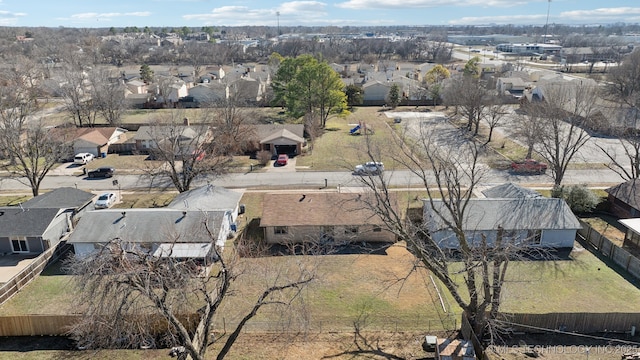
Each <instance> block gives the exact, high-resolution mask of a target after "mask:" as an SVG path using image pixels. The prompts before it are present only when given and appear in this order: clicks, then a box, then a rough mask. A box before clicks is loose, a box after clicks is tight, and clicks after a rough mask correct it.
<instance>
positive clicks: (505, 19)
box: [448, 7, 640, 25]
mask: <svg viewBox="0 0 640 360" xmlns="http://www.w3.org/2000/svg"><path fill="white" fill-rule="evenodd" d="M639 19H640V8H632V7H620V8H600V9H592V10H571V11H564V12H561V13H560V14H559V15H558V16H552V17H551V18H550V19H549V22H551V23H554V22H557V23H597V22H600V21H606V22H611V21H623V22H629V23H634V22H638V20H639ZM545 21H546V15H543V14H538V15H505V16H478V17H473V16H470V17H463V18H459V19H455V20H451V21H449V22H448V23H449V24H450V25H485V24H544V23H545Z"/></svg>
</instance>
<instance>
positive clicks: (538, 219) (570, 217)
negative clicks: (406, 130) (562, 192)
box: [424, 197, 581, 231]
mask: <svg viewBox="0 0 640 360" xmlns="http://www.w3.org/2000/svg"><path fill="white" fill-rule="evenodd" d="M433 203H434V206H435V208H436V210H438V211H439V212H440V213H441V214H442V215H444V216H445V218H450V216H449V215H448V213H447V211H446V210H445V208H444V203H443V202H442V201H441V200H434V201H433ZM424 211H425V215H426V217H427V218H429V219H430V220H429V227H430V228H431V229H432V230H441V229H444V228H445V224H444V221H443V220H442V219H441V218H440V217H439V216H437V215H435V214H434V212H433V210H432V209H431V206H430V205H429V202H428V201H427V200H425V201H424ZM465 219H466V220H465V223H464V225H463V226H464V230H471V231H472V230H496V229H497V228H498V226H502V227H503V228H504V229H505V230H538V229H542V230H545V229H546V230H561V229H565V230H568V229H580V228H581V226H580V222H579V221H578V219H577V218H576V216H575V215H574V214H573V213H572V212H571V209H570V208H569V206H568V205H567V203H566V202H565V201H564V200H562V199H553V198H545V197H540V198H519V199H471V200H470V201H469V204H468V206H467V208H466V212H465Z"/></svg>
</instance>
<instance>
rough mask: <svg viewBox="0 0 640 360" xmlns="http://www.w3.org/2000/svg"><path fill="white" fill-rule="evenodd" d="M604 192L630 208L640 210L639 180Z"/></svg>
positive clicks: (630, 181) (633, 180)
mask: <svg viewBox="0 0 640 360" xmlns="http://www.w3.org/2000/svg"><path fill="white" fill-rule="evenodd" d="M605 191H606V192H607V193H608V194H611V196H613V197H615V198H616V199H618V200H620V201H622V202H624V203H625V204H627V205H629V206H631V207H632V208H634V209H638V210H640V180H637V179H632V180H629V181H627V182H624V183H622V184H618V185H616V186H613V187H610V188H608V189H606V190H605Z"/></svg>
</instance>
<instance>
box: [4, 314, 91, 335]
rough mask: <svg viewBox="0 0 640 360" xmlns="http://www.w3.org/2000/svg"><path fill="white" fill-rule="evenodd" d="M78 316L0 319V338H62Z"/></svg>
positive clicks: (7, 317)
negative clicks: (40, 336) (44, 336)
mask: <svg viewBox="0 0 640 360" xmlns="http://www.w3.org/2000/svg"><path fill="white" fill-rule="evenodd" d="M78 320H80V315H16V316H2V317H0V336H39V335H50V336H63V335H66V333H67V331H68V330H69V327H70V326H71V325H72V324H73V323H75V322H76V321H78Z"/></svg>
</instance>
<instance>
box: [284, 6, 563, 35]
mask: <svg viewBox="0 0 640 360" xmlns="http://www.w3.org/2000/svg"><path fill="white" fill-rule="evenodd" d="M549 1H551V0H549ZM547 17H548V15H547ZM276 18H277V21H278V36H280V11H276Z"/></svg>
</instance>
